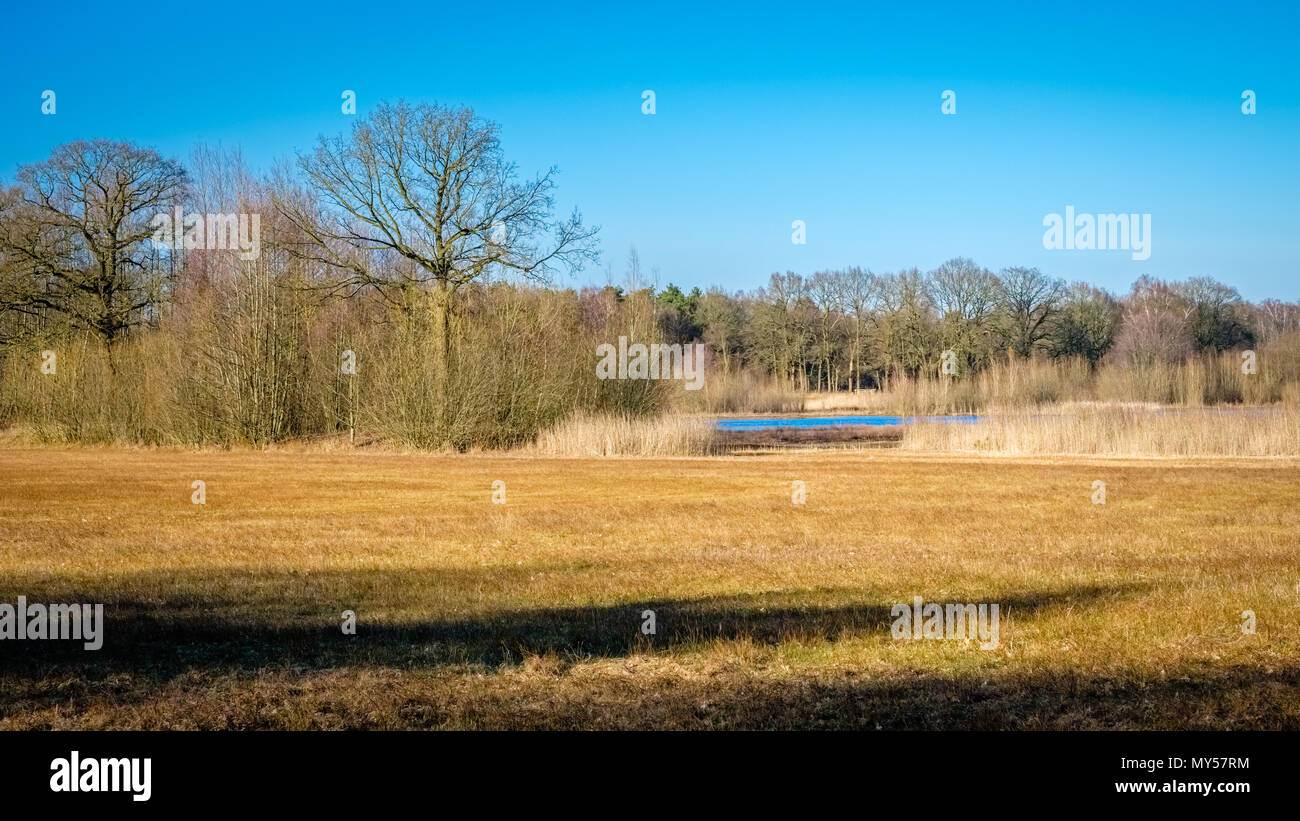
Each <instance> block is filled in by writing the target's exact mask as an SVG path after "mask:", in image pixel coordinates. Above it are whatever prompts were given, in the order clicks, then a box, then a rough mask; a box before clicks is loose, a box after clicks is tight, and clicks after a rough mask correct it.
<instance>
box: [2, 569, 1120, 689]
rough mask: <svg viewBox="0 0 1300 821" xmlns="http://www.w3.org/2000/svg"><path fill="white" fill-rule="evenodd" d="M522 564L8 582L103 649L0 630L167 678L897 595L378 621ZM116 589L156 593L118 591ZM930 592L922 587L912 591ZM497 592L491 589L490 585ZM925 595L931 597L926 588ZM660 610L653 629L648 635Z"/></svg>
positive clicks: (685, 635) (489, 660)
mask: <svg viewBox="0 0 1300 821" xmlns="http://www.w3.org/2000/svg"><path fill="white" fill-rule="evenodd" d="M527 570H528V569H527V568H524V569H517V568H509V569H485V570H481V571H469V570H456V571H442V570H419V571H392V572H377V571H366V572H356V573H340V572H330V573H318V574H257V575H255V576H247V577H226V578H224V579H223V580H222V582H221V583H220V584H219V585H218V584H217V583H214V582H207V583H204V582H202V580H199V579H194V578H189V577H187V576H186V575H185V574H183V573H175V574H170V575H168V576H166V577H165V578H164V577H161V576H159V577H143V578H142V577H132V578H131V579H129V580H126V581H123V580H116V581H114V582H112V583H106V585H105V586H106V588H108V589H105V590H104V591H101V592H97V591H95V590H94V589H93V588H91V589H84V588H82V589H70V588H67V587H63V586H60V585H57V584H51V583H45V584H40V583H36V582H33V583H32V584H30V585H27V586H26V587H25V588H18V587H15V586H13V585H6V586H5V587H3V588H0V601H6V602H10V603H13V602H15V601H16V598H17V596H18V595H19V593H20V592H21V593H22V594H23V595H25V596H26V597H27V600H28V601H29V602H31V603H38V602H103V603H104V605H105V608H104V609H105V623H106V624H105V629H104V643H103V647H102V648H101V649H100V650H98V651H93V652H89V651H85V650H83V649H82V644H81V642H78V641H5V642H0V662H3V668H2V669H3V673H0V675H3V676H6V677H12V676H18V677H24V678H49V677H56V676H58V675H61V674H67V675H76V676H80V677H83V678H96V677H103V676H109V675H113V674H115V673H118V672H128V673H130V674H132V675H134V676H146V677H150V678H153V679H155V680H165V679H169V678H172V677H174V676H176V675H180V674H182V673H186V672H189V671H194V670H200V671H204V670H214V671H224V672H249V671H258V670H263V669H266V668H289V669H297V670H320V669H330V668H339V667H358V666H361V667H399V668H403V667H405V668H411V667H426V668H427V667H438V666H447V665H477V666H482V667H487V668H495V667H499V666H501V665H511V664H518V663H520V662H522V661H523V660H524V659H525V658H526V657H528V656H544V655H552V654H553V655H555V656H557V657H559V658H561V659H565V660H571V659H586V658H611V657H622V656H627V655H631V654H634V653H642V652H647V651H651V650H655V651H662V650H667V649H671V648H680V647H681V646H683V645H690V644H698V643H707V642H710V641H714V640H723V641H728V640H745V641H749V642H752V643H756V644H760V645H777V644H780V643H783V642H787V641H798V642H810V641H838V640H840V639H843V638H846V637H853V636H864V635H870V634H882V633H887V632H888V631H889V628H890V625H891V623H892V621H893V617H892V616H891V615H890V610H891V608H892V607H893V605H894V604H895V603H897V600H896V599H893V598H891V599H888V600H885V597H884V596H883V595H882V594H881V593H878V592H872V591H864V590H852V589H843V588H827V589H820V590H811V591H788V592H784V591H783V592H774V593H755V594H746V595H736V596H720V597H708V598H699V599H661V600H646V601H635V602H626V603H619V604H614V605H601V606H592V607H566V608H553V607H551V608H535V609H508V610H489V611H487V612H482V613H475V614H473V615H467V616H465V617H459V618H446V617H444V618H438V619H430V620H427V621H423V620H415V621H404V620H389V619H380V618H379V617H378V616H377V615H376V614H379V613H384V612H392V611H393V610H398V609H400V608H406V609H408V610H409V609H416V610H418V609H420V608H419V607H418V605H419V603H420V602H421V601H422V600H423V601H427V600H428V597H432V596H433V595H434V594H436V593H437V592H438V591H445V590H465V589H476V588H475V586H476V585H483V584H485V583H487V581H488V580H491V582H492V583H493V584H495V585H497V586H498V587H499V588H501V589H502V590H503V592H502V596H503V598H504V597H505V596H506V594H507V592H509V593H510V594H511V595H512V597H513V598H514V600H516V601H517V600H518V599H519V595H520V591H519V588H518V587H517V585H520V584H522V583H523V580H524V579H525V578H527V576H528V572H527ZM113 589H118V590H122V589H125V590H132V591H139V590H144V591H157V592H156V593H154V594H150V595H141V594H135V595H123V594H121V593H116V594H115V593H114V592H112V591H113ZM1139 589H1140V586H1138V585H1131V584H1130V585H1116V586H1084V587H1067V588H1062V589H1058V590H1045V591H1037V592H1028V593H1022V594H1019V595H1015V596H1011V597H999V598H987V597H985V596H983V595H980V594H976V593H971V594H969V595H967V596H958V595H948V596H946V597H945V600H946V601H953V602H984V601H988V602H996V603H997V604H998V605H999V607H1000V615H1001V620H1002V623H1003V627H1002V640H1003V641H1006V640H1007V638H1008V633H1007V631H1008V622H1009V621H1010V622H1014V620H1015V619H1016V618H1019V617H1024V616H1029V615H1032V614H1033V613H1035V612H1037V611H1039V610H1042V609H1045V608H1051V607H1058V606H1075V607H1080V606H1083V607H1088V606H1097V605H1098V604H1099V603H1100V602H1104V601H1105V600H1108V599H1110V600H1113V599H1115V598H1118V597H1123V596H1127V595H1129V594H1132V593H1134V592H1136V591H1138V590H1139ZM916 592H917V593H919V594H925V593H926V591H916ZM487 595H489V596H490V589H489V592H488V594H487ZM927 600H928V599H927ZM344 610H353V611H354V612H355V613H356V614H357V634H356V635H354V636H352V635H344V634H343V632H342V630H341V629H340V624H341V613H342V611H344ZM647 610H652V611H654V619H655V629H656V631H655V635H654V636H653V637H650V636H646V635H643V634H642V631H641V628H642V625H643V623H644V619H643V613H644V611H647Z"/></svg>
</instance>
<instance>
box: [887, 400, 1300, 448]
mask: <svg viewBox="0 0 1300 821" xmlns="http://www.w3.org/2000/svg"><path fill="white" fill-rule="evenodd" d="M902 447H903V448H904V449H906V450H919V451H939V452H945V453H980V454H997V455H1009V456H1055V455H1090V456H1252V457H1255V456H1287V457H1294V456H1300V409H1296V408H1256V409H1250V408H1246V409H1242V408H1213V409H1209V408H1207V409H1172V408H1165V409H1160V408H1151V407H1146V406H1141V405H1129V406H1104V405H1097V406H1089V405H1075V406H1057V407H1053V408H1045V409H1043V410H1041V411H1006V412H995V413H991V414H989V415H988V416H986V417H984V418H981V419H980V420H979V421H978V422H975V423H973V424H951V423H921V424H916V425H909V426H908V427H907V428H906V429H905V431H904V434H903V441H902Z"/></svg>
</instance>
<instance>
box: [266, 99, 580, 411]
mask: <svg viewBox="0 0 1300 821" xmlns="http://www.w3.org/2000/svg"><path fill="white" fill-rule="evenodd" d="M299 167H300V169H301V170H302V172H303V173H304V175H305V176H306V179H307V182H308V184H309V186H310V187H311V189H313V191H314V193H315V194H316V199H315V201H312V200H310V199H306V198H297V197H279V198H277V199H278V202H277V204H278V206H279V207H280V209H281V210H282V211H283V213H284V214H285V216H286V217H287V218H288V219H289V221H290V222H292V223H293V224H294V225H295V226H296V227H297V228H298V229H299V230H300V231H301V232H302V234H303V236H304V238H305V241H304V242H302V243H299V244H298V245H297V252H298V253H300V254H302V255H304V256H306V257H307V258H309V259H313V260H316V261H318V262H322V263H325V264H326V265H328V266H329V268H330V269H331V270H334V271H336V272H340V273H341V276H339V277H337V278H335V279H334V280H333V281H332V282H331V283H330V287H331V289H333V290H334V291H337V292H342V293H353V292H355V291H357V290H360V289H363V288H373V289H375V290H378V291H380V292H381V293H383V294H384V295H385V297H388V296H389V295H390V293H395V294H396V295H399V296H400V303H401V304H402V305H403V306H404V307H407V308H408V309H409V308H410V306H411V304H412V299H411V292H412V291H419V292H420V293H422V294H425V295H426V296H427V297H428V305H429V307H430V309H431V319H432V327H433V334H434V343H435V357H434V360H435V361H434V365H435V367H436V368H437V369H438V372H437V375H436V380H435V381H436V383H437V384H439V385H441V386H443V389H445V386H446V384H447V376H448V370H449V367H450V359H449V357H450V345H451V314H452V311H453V298H454V297H455V295H456V292H457V291H458V290H459V289H461V288H463V287H464V286H465V285H467V284H468V283H470V282H473V281H475V280H477V279H479V278H480V277H483V276H484V275H485V274H487V273H488V272H489V271H492V270H500V271H502V272H503V273H511V272H513V273H515V274H518V275H522V276H524V277H528V278H531V279H535V280H539V281H545V280H546V279H547V278H548V277H549V276H550V275H551V274H552V273H553V272H554V271H555V270H557V269H560V268H566V269H568V270H570V271H571V270H575V269H577V268H580V267H581V265H582V263H583V262H585V261H587V260H591V259H594V258H595V257H596V250H595V246H594V239H595V235H596V231H597V230H598V229H595V228H589V227H587V226H584V225H583V222H582V218H581V216H580V215H579V214H578V212H577V211H576V210H575V211H574V212H573V213H572V214H571V215H570V216H569V217H568V218H567V219H563V220H553V219H552V212H553V210H554V202H553V199H552V191H553V189H554V187H555V174H556V170H555V169H554V168H552V169H550V170H548V171H547V172H546V173H544V174H540V175H538V176H536V177H534V178H533V179H530V180H524V181H519V180H518V179H517V175H516V169H515V166H514V165H513V164H510V163H507V162H506V161H505V159H504V157H503V155H502V150H501V144H500V141H499V139H498V133H497V126H496V125H494V124H492V123H490V122H487V121H485V120H482V119H481V118H479V117H478V116H476V115H475V114H474V112H473V111H472V110H470V109H468V108H448V107H443V106H440V105H437V104H424V103H422V104H419V105H415V106H412V105H408V104H407V103H405V102H400V101H399V102H397V103H393V104H389V103H381V104H380V105H379V106H378V108H377V109H376V110H375V111H374V112H373V113H372V114H370V115H369V116H368V117H366V118H365V119H363V120H361V121H359V122H358V123H357V124H356V125H355V126H353V129H352V133H351V134H350V135H349V136H346V137H335V138H332V139H329V138H321V140H320V142H319V144H318V145H317V146H316V149H315V151H314V152H312V153H310V154H307V155H304V156H302V157H300V158H299ZM395 261H397V262H400V263H404V264H396V265H395V264H393V263H394V262H395Z"/></svg>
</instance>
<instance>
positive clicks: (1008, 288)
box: [998, 267, 1065, 357]
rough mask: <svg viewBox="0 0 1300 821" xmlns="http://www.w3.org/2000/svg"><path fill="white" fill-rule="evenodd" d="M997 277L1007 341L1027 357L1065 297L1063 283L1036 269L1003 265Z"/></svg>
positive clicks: (1040, 338)
mask: <svg viewBox="0 0 1300 821" xmlns="http://www.w3.org/2000/svg"><path fill="white" fill-rule="evenodd" d="M998 278H999V280H1000V281H1001V288H1000V291H1001V294H1000V295H1001V298H1002V310H1003V313H1004V314H1005V319H1006V325H1007V327H1006V332H1007V341H1008V343H1010V345H1011V349H1012V350H1013V351H1015V352H1016V356H1022V357H1029V356H1030V355H1032V354H1033V352H1034V349H1035V348H1037V347H1038V345H1039V343H1040V342H1042V341H1043V340H1044V339H1046V337H1047V332H1048V330H1049V325H1048V323H1049V321H1050V320H1051V318H1052V317H1053V316H1055V315H1056V312H1057V311H1058V310H1059V309H1060V306H1061V300H1062V298H1063V297H1064V296H1065V283H1064V282H1063V281H1062V280H1059V279H1053V278H1052V277H1049V276H1048V275H1046V274H1044V273H1043V272H1042V271H1040V270H1038V269H1037V268H1019V267H1017V268H1003V269H1002V271H1001V273H1000V275H999V277H998Z"/></svg>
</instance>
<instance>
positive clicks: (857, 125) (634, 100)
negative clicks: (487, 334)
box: [0, 0, 1300, 300]
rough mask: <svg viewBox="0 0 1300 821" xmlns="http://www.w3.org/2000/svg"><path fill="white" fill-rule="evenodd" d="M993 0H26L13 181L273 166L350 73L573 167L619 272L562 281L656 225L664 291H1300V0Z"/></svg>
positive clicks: (529, 158) (16, 34) (12, 114)
mask: <svg viewBox="0 0 1300 821" xmlns="http://www.w3.org/2000/svg"><path fill="white" fill-rule="evenodd" d="M995 5H996V4H982V3H962V4H954V5H952V6H945V5H943V4H936V3H917V4H906V3H897V2H894V3H889V4H887V5H877V4H869V3H845V4H842V5H829V4H821V3H788V2H786V3H779V4H770V5H768V4H762V3H755V2H751V3H743V4H740V3H738V4H735V5H732V6H728V7H715V8H708V7H706V5H705V4H700V3H684V4H680V5H676V4H664V3H653V4H634V5H632V4H629V5H615V4H613V3H597V4H591V5H589V6H586V7H579V5H578V4H575V3H564V4H556V6H555V8H553V9H546V8H542V7H541V4H535V3H528V4H524V3H518V4H516V3H511V2H486V3H456V4H443V3H438V2H419V3H412V4H409V5H402V6H398V7H393V6H387V5H386V4H384V3H381V2H377V1H376V2H363V3H340V2H334V1H333V0H322V2H316V3H313V4H310V5H306V6H304V7H303V8H302V10H299V11H292V10H287V9H284V8H281V4H278V3H270V2H266V3H256V4H248V5H246V6H243V7H241V6H240V4H238V3H188V4H187V3H169V4H166V5H162V4H158V5H155V4H150V3H140V4H127V5H122V4H95V5H83V4H79V3H73V4H23V7H21V8H19V7H17V6H14V7H10V8H9V9H7V10H6V11H5V19H6V22H7V23H8V24H9V25H8V26H6V28H8V29H9V36H8V37H7V38H6V48H5V49H4V51H3V52H2V53H0V108H2V110H3V111H4V120H3V122H4V126H5V127H4V128H3V130H2V131H0V176H2V177H3V179H5V180H6V181H9V180H12V177H13V172H14V170H15V169H16V168H17V166H19V165H20V164H23V163H27V162H31V161H34V160H39V159H42V158H44V157H45V156H46V155H47V154H48V152H49V150H50V149H51V148H52V147H53V146H55V145H57V144H59V143H62V142H66V141H70V140H74V139H78V138H92V137H111V138H119V139H130V140H133V141H136V142H140V143H144V144H148V145H152V146H154V147H157V148H158V149H160V150H161V151H163V152H164V153H165V154H167V155H170V156H175V157H177V158H179V159H181V160H182V161H184V160H185V159H187V158H188V155H189V152H190V150H191V148H192V147H193V145H194V144H195V143H196V142H199V141H210V142H220V143H223V144H225V145H239V146H241V147H242V148H243V150H244V154H245V157H246V158H247V159H248V160H249V161H250V162H251V163H252V164H253V166H254V167H255V168H258V169H265V168H267V167H269V166H270V164H271V163H272V162H273V161H274V160H275V159H276V158H277V157H291V156H292V155H293V153H294V152H295V151H299V150H303V149H306V148H308V147H309V146H310V145H311V144H312V143H313V142H314V141H315V139H316V137H317V136H318V135H319V134H323V133H324V134H333V133H337V132H339V131H342V130H344V129H347V128H348V127H349V126H350V124H351V122H352V118H349V117H347V116H345V115H343V114H342V113H341V112H340V110H339V106H340V98H339V95H340V93H341V92H342V91H343V89H354V90H355V91H356V93H357V97H358V108H359V111H360V112H361V113H362V114H364V113H365V111H366V109H367V108H368V107H369V106H371V105H373V104H374V103H375V102H376V101H378V100H380V99H385V98H386V99H397V98H399V97H404V98H406V99H407V100H410V101H419V100H437V101H440V102H444V103H457V104H467V105H470V106H472V107H473V108H475V109H476V110H477V111H478V112H479V113H480V114H482V115H484V116H486V117H488V118H490V119H492V120H495V121H497V122H498V123H500V125H501V127H502V136H503V143H504V146H505V149H506V153H507V156H508V157H509V158H511V159H512V160H513V161H515V162H517V163H518V164H519V166H520V169H521V171H524V172H527V173H532V172H535V171H538V170H541V169H544V168H545V167H547V166H549V165H552V164H554V165H558V166H559V167H560V170H561V175H560V178H559V183H560V187H559V191H558V193H559V199H560V204H561V205H562V206H563V207H564V208H565V209H566V210H567V208H568V207H571V206H573V205H575V204H576V205H578V206H579V207H580V208H581V210H582V212H583V214H584V216H585V217H586V218H587V219H588V221H590V222H593V223H596V224H599V225H602V226H603V231H602V248H603V252H604V258H603V259H602V261H601V263H600V264H599V265H598V266H596V267H594V268H589V269H588V270H587V271H586V272H584V273H582V274H579V275H578V277H577V278H576V279H574V280H572V281H570V282H569V283H567V284H573V285H581V284H586V283H589V282H596V283H602V284H603V282H604V281H605V272H604V266H605V262H609V263H610V264H611V265H612V266H613V269H614V278H615V280H621V278H622V272H623V269H624V267H625V261H626V257H627V249H628V246H629V245H630V244H632V243H635V244H636V245H637V247H638V249H639V250H640V253H641V258H642V262H643V266H644V267H645V268H646V269H647V271H648V270H649V268H651V267H656V268H658V269H659V284H660V285H661V286H662V285H665V284H667V282H669V281H672V282H675V283H677V284H679V285H683V286H687V287H689V286H694V285H699V286H702V287H704V286H708V285H712V284H717V285H721V286H723V287H725V288H727V289H729V290H730V289H746V290H747V289H750V288H753V287H756V286H758V285H761V284H763V283H764V282H765V281H766V279H767V276H768V275H769V274H770V273H771V272H773V271H778V270H780V271H784V270H794V271H797V272H801V273H810V272H812V271H815V270H817V269H820V268H829V267H840V266H847V265H862V266H869V267H871V268H872V269H874V270H877V271H883V270H895V269H898V268H900V267H904V266H912V265H916V266H919V267H921V268H923V269H928V268H932V267H934V266H935V265H937V264H938V263H940V262H942V261H943V260H945V259H947V258H949V257H952V256H956V255H964V256H970V257H972V258H974V259H975V260H976V261H977V262H979V263H981V264H983V265H985V266H987V267H990V268H994V269H997V268H1000V267H1002V266H1006V265H1017V264H1020V265H1036V266H1039V267H1041V268H1043V269H1044V270H1046V271H1049V272H1051V273H1054V274H1056V275H1059V276H1062V277H1066V278H1068V279H1072V280H1073V279H1084V280H1087V281H1090V282H1093V283H1094V284H1098V285H1103V286H1106V287H1109V288H1111V289H1117V290H1127V288H1128V285H1129V284H1130V283H1131V282H1132V281H1133V280H1134V279H1135V278H1136V277H1138V276H1139V275H1141V274H1143V273H1150V274H1152V275H1156V276H1161V277H1173V278H1183V277H1187V276H1195V275H1211V276H1214V277H1216V278H1218V279H1221V280H1223V281H1225V282H1227V283H1229V284H1231V285H1234V286H1236V287H1237V288H1239V289H1240V290H1241V292H1242V294H1243V295H1244V296H1246V297H1247V298H1250V299H1262V298H1265V297H1270V296H1271V297H1278V298H1285V299H1291V300H1294V299H1297V298H1300V242H1298V241H1297V237H1298V236H1300V194H1298V192H1297V182H1300V158H1298V157H1297V147H1298V146H1300V56H1298V55H1300V10H1298V8H1300V6H1298V5H1297V4H1295V3H1282V2H1278V3H1269V4H1251V3H1242V4H1235V3H1234V4H1227V3H1218V4H1205V5H1201V4H1198V3H1172V2H1171V3H1131V2H1126V3H1088V4H1084V5H1079V4H1068V3H1034V4H1024V5H1017V6H1014V7H1013V6H1010V5H1008V6H1006V7H1005V8H1003V9H1001V10H995V9H994V6H995ZM44 89H53V90H54V91H55V92H56V93H57V95H58V97H57V106H58V107H57V113H56V114H55V115H54V116H44V115H42V114H41V113H40V105H41V92H42V91H43V90H44ZM644 89H653V90H654V91H655V92H656V95H657V113H656V114H654V115H653V116H646V115H643V114H642V113H641V92H642V90H644ZM945 89H952V90H954V91H955V92H956V94H957V114H956V115H955V116H944V115H942V114H941V113H940V103H941V100H940V94H941V92H942V91H943V90H945ZM1244 89H1252V90H1254V91H1255V92H1256V94H1257V106H1258V113H1257V114H1255V115H1254V116H1245V115H1243V114H1242V113H1241V93H1242V91H1243V90H1244ZM1067 205H1073V206H1075V207H1076V209H1077V210H1078V211H1079V212H1091V213H1096V212H1120V211H1123V212H1139V213H1150V214H1151V215H1152V232H1153V250H1152V255H1151V258H1150V259H1149V260H1147V261H1145V262H1139V261H1134V260H1133V259H1131V255H1130V254H1129V253H1127V252H1124V251H1064V250H1061V251H1048V250H1045V249H1044V248H1043V247H1042V235H1043V231H1044V228H1043V227H1042V220H1043V216H1044V215H1045V214H1048V213H1052V212H1057V213H1060V212H1063V211H1064V209H1065V207H1066V206H1067ZM795 219H801V220H804V221H805V222H806V223H807V226H808V227H807V231H808V242H807V244H806V245H802V246H801V245H794V244H792V243H791V242H790V233H791V228H790V224H791V222H792V221H793V220H795ZM559 284H566V283H563V282H562V283H559Z"/></svg>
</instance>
